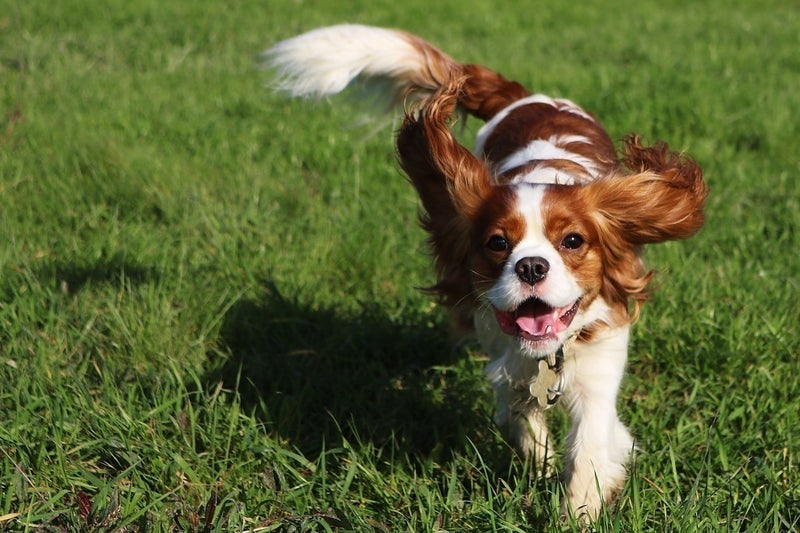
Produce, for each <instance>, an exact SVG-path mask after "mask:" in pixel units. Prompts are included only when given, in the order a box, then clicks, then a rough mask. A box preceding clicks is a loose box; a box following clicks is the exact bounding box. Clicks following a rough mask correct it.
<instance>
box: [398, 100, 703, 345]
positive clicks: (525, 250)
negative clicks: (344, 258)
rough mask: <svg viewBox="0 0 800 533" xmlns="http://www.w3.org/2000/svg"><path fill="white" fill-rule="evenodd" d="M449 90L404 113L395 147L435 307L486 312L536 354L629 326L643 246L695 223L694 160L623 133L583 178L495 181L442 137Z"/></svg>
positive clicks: (699, 200) (641, 283)
mask: <svg viewBox="0 0 800 533" xmlns="http://www.w3.org/2000/svg"><path fill="white" fill-rule="evenodd" d="M456 94H457V87H451V88H447V87H446V88H443V89H442V90H440V91H439V92H438V93H437V94H436V95H434V96H433V97H432V98H430V99H429V100H428V101H427V102H426V103H425V104H424V106H423V107H422V109H421V110H420V111H418V112H417V113H415V114H409V115H407V116H406V119H405V121H404V123H403V126H402V127H401V130H400V132H399V135H398V140H397V146H398V153H399V156H400V160H401V164H402V166H403V168H404V170H405V171H406V173H407V174H408V176H409V178H410V179H411V181H412V183H413V184H414V186H415V187H416V189H417V191H418V193H419V196H420V198H421V200H422V206H423V208H424V213H423V214H422V215H421V221H422V225H423V227H424V228H425V229H426V230H427V231H428V233H429V234H430V242H431V246H432V249H433V252H434V255H435V257H436V268H437V274H438V283H437V284H436V285H435V286H434V287H433V288H434V290H435V291H437V292H438V293H439V295H440V296H441V297H442V299H443V301H444V303H445V304H446V305H448V306H449V307H451V308H453V309H454V310H456V311H457V312H458V313H460V314H461V315H468V314H471V313H472V312H473V311H474V310H475V308H476V307H479V306H491V309H492V310H493V312H494V314H495V316H496V319H497V323H498V325H499V327H500V329H501V330H502V331H503V333H505V334H507V335H510V336H513V337H514V338H516V339H517V340H518V342H519V343H520V345H521V347H522V348H523V351H525V352H526V353H528V354H529V355H531V356H534V357H543V356H545V355H547V354H550V353H553V352H554V351H556V350H557V349H558V348H559V347H560V346H561V345H562V344H563V343H564V341H565V340H566V339H568V338H570V337H572V336H574V335H578V334H581V333H584V334H586V333H588V332H589V331H590V330H591V328H592V327H594V325H596V324H597V323H599V322H605V323H609V324H611V325H615V324H621V323H624V322H625V321H627V320H630V319H631V317H633V316H635V314H636V312H637V311H638V307H639V305H640V303H641V302H642V301H643V300H644V298H645V295H646V287H647V284H648V282H649V280H650V277H651V273H650V272H648V271H647V270H645V269H644V267H643V265H642V263H641V261H640V259H639V250H640V248H641V246H642V245H644V244H648V243H656V242H662V241H666V240H670V239H681V238H686V237H689V236H691V235H693V234H694V233H696V232H697V231H698V230H699V229H700V227H701V226H702V224H703V212H702V208H703V204H704V202H705V197H706V187H705V184H704V182H703V179H702V172H701V171H700V168H699V167H698V166H697V164H696V163H695V162H694V161H692V160H690V159H688V158H686V157H684V156H681V155H680V154H677V153H675V152H672V151H670V150H669V148H668V147H667V146H666V145H664V144H658V145H655V146H644V145H642V143H641V142H640V141H639V139H638V138H636V137H629V138H627V139H626V140H625V145H624V148H623V156H622V157H621V158H620V161H619V164H618V165H615V166H614V170H613V171H611V172H609V173H608V174H607V175H604V176H601V177H599V178H597V179H595V180H593V181H589V182H587V183H585V184H582V185H556V184H531V183H510V184H505V185H501V184H498V183H496V179H494V178H493V177H492V175H491V174H490V170H489V167H490V165H487V164H486V162H484V161H481V160H479V159H478V158H477V157H475V156H474V155H473V154H472V153H471V152H469V151H468V150H467V149H466V148H464V147H463V146H461V145H460V144H459V143H458V142H457V141H456V139H455V138H454V137H453V135H452V133H451V132H450V129H449V127H448V124H447V121H448V119H449V117H450V115H451V112H452V111H453V109H454V107H455V104H456Z"/></svg>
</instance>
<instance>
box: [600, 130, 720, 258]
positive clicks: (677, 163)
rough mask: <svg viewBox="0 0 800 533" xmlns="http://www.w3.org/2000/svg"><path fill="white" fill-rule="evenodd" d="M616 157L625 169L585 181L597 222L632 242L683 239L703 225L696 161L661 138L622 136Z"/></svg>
mask: <svg viewBox="0 0 800 533" xmlns="http://www.w3.org/2000/svg"><path fill="white" fill-rule="evenodd" d="M622 153H623V157H622V163H623V164H624V165H625V166H626V167H627V168H628V169H629V170H630V174H625V173H620V174H615V175H612V176H608V177H604V178H600V179H598V180H596V181H594V182H591V183H589V184H587V185H586V186H585V188H586V191H585V192H586V193H587V200H588V201H589V203H590V205H591V207H592V212H593V213H595V214H596V215H595V216H597V217H599V220H597V222H598V225H599V226H600V227H601V228H604V229H606V230H607V231H610V232H613V234H615V235H617V236H620V237H622V238H623V239H625V240H626V241H627V242H629V243H631V244H633V245H642V244H649V243H656V242H663V241H667V240H673V239H685V238H687V237H691V236H692V235H694V234H695V233H697V232H698V231H699V230H700V228H701V227H702V226H703V222H704V220H705V217H704V215H703V206H704V205H705V201H706V196H707V195H708V188H707V187H706V184H705V182H704V181H703V172H702V170H700V166H699V165H698V164H697V163H696V162H695V161H694V160H693V159H691V158H689V157H687V156H685V155H683V154H680V153H678V152H674V151H672V150H670V149H669V147H668V146H667V145H666V144H664V143H658V144H655V145H652V146H645V145H643V144H642V143H641V142H640V140H639V138H638V137H636V136H630V137H627V138H626V139H625V141H624V146H623V150H622Z"/></svg>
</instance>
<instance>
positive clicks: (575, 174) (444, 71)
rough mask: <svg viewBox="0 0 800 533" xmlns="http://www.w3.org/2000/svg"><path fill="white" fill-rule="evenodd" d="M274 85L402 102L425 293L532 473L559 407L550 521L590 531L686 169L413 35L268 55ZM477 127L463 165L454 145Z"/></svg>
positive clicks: (313, 41)
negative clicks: (560, 443)
mask: <svg viewBox="0 0 800 533" xmlns="http://www.w3.org/2000/svg"><path fill="white" fill-rule="evenodd" d="M265 58H266V59H265V60H266V63H267V65H268V66H269V67H270V68H272V69H273V70H274V71H275V72H276V78H275V88H276V89H277V90H279V91H284V92H288V93H289V94H291V95H292V96H298V97H313V98H320V97H324V96H328V95H332V94H336V93H339V92H341V91H343V90H344V89H345V88H346V87H348V86H350V85H351V84H353V82H355V81H361V82H363V83H364V84H365V87H366V90H367V91H373V92H375V91H377V92H380V93H381V94H382V95H384V96H385V97H387V98H388V99H389V100H390V101H392V102H394V103H400V102H401V101H403V100H404V99H405V100H406V103H407V104H408V102H411V101H414V100H415V101H416V104H414V105H410V106H408V107H409V108H410V110H407V111H406V113H405V118H404V119H403V122H402V125H401V126H400V129H399V131H398V133H397V154H398V157H399V161H400V165H401V167H402V168H403V170H404V171H405V173H406V174H407V175H408V178H409V179H410V181H411V183H412V184H413V186H414V187H415V189H416V191H417V193H418V194H419V198H420V200H421V204H422V212H421V213H420V221H421V224H422V227H423V228H424V229H425V231H427V233H428V235H429V244H430V247H431V249H432V252H433V255H434V258H435V269H436V275H437V282H436V284H435V285H434V286H433V287H432V290H433V291H434V292H435V293H436V294H437V295H438V297H439V299H440V300H441V302H442V303H443V304H444V305H445V306H447V307H448V308H449V309H450V310H451V311H452V313H453V315H454V316H455V317H456V318H457V320H458V322H460V323H462V324H471V325H472V327H473V328H474V331H475V333H476V334H477V337H478V340H479V341H480V343H481V345H482V347H483V348H484V349H485V350H486V351H487V352H488V355H489V357H490V363H489V364H488V366H487V369H486V373H487V375H488V378H489V381H490V383H491V385H492V387H493V388H494V391H495V393H496V397H497V401H498V409H497V420H498V423H500V424H502V425H504V426H505V427H506V428H507V435H508V439H509V440H510V442H511V443H512V444H513V446H514V447H515V448H516V449H517V450H518V451H519V453H520V454H522V455H523V456H532V457H533V461H534V462H535V464H536V465H537V466H536V469H537V470H538V469H539V467H540V466H541V467H542V468H543V469H544V470H546V469H547V467H548V458H549V457H551V455H552V450H551V443H550V439H549V437H548V429H547V423H546V420H545V411H546V410H547V409H548V408H549V407H550V406H552V405H554V404H560V405H563V406H564V407H565V408H566V410H567V412H568V414H569V418H570V424H571V427H570V430H569V433H568V435H567V438H566V453H565V466H564V477H563V478H564V484H565V487H566V493H567V500H568V501H567V502H565V507H564V509H563V511H564V512H565V513H572V514H573V515H574V516H579V517H588V518H589V519H591V518H595V517H596V516H597V514H598V512H599V511H600V509H601V506H602V505H603V504H604V503H605V504H611V503H612V502H613V501H614V499H615V498H616V496H617V495H618V494H619V491H620V490H621V488H622V486H623V485H624V482H625V480H626V478H627V469H626V465H627V463H628V461H629V459H630V456H631V453H632V452H633V449H634V441H633V438H632V437H631V435H630V433H629V431H628V429H627V428H626V427H625V426H624V425H623V423H622V422H621V421H620V419H619V417H618V414H617V408H616V398H617V394H618V389H619V386H620V382H621V380H622V377H623V373H624V371H625V365H626V360H627V351H628V339H629V333H630V328H631V324H632V323H633V322H634V320H635V319H636V317H637V316H638V314H639V311H640V308H641V305H642V303H643V302H644V301H645V299H646V298H647V295H648V283H649V282H650V280H651V277H652V276H653V273H652V271H649V270H647V269H646V268H645V267H644V265H643V263H642V260H641V257H640V253H641V249H642V246H643V245H645V244H650V243H658V242H663V241H667V240H673V239H684V238H688V237H691V236H692V235H694V234H695V233H697V232H698V231H699V230H700V228H701V227H702V225H703V222H704V215H703V207H704V204H705V200H706V196H707V194H708V191H707V187H706V184H705V182H704V180H703V174H702V171H701V169H700V167H699V165H698V164H697V163H696V162H695V161H694V160H692V159H691V158H689V157H687V156H686V155H684V154H681V153H677V152H675V151H672V150H670V148H669V147H668V146H667V145H666V144H664V143H656V144H653V145H647V144H645V143H643V142H642V140H641V139H640V138H639V136H637V135H629V136H627V137H625V138H624V139H623V140H622V146H621V149H620V151H619V152H618V151H617V149H616V147H615V144H614V142H613V141H612V140H611V138H610V137H609V134H608V133H607V132H606V130H605V129H604V128H603V126H601V125H600V123H599V122H598V120H597V119H596V118H595V117H594V116H593V115H592V114H590V113H588V112H586V111H584V110H583V109H582V108H581V107H579V106H578V105H577V104H575V103H573V102H571V101H570V100H566V99H557V98H551V97H548V96H545V95H542V94H534V93H532V92H530V91H528V90H527V89H526V88H525V87H523V86H522V85H521V84H519V83H517V82H514V81H510V80H508V79H506V78H505V77H503V76H502V75H500V74H498V73H497V72H494V71H492V70H490V69H488V68H486V67H483V66H479V65H474V64H462V63H458V62H457V61H455V60H454V59H452V58H451V57H450V56H448V55H447V54H445V53H444V52H442V51H441V50H439V49H438V48H436V47H434V46H433V45H431V44H430V43H428V42H426V41H425V40H423V39H422V38H420V37H417V36H415V35H412V34H410V33H407V32H404V31H401V30H394V29H384V28H376V27H370V26H362V25H338V26H330V27H324V28H319V29H316V30H312V31H309V32H308V33H304V34H302V35H299V36H297V37H294V38H290V39H288V40H285V41H282V42H279V43H277V44H275V45H274V46H272V47H271V48H269V49H268V50H267V51H266V52H265ZM459 112H460V113H468V114H469V115H472V116H475V117H477V118H479V119H481V120H483V121H485V124H484V125H483V126H482V127H481V129H480V130H479V131H478V133H477V138H476V141H475V148H474V150H473V151H470V150H468V149H467V148H465V147H464V146H462V145H461V144H460V143H459V141H458V140H456V138H455V137H454V135H453V133H452V131H451V124H452V121H453V117H454V116H455V115H456V114H457V113H459Z"/></svg>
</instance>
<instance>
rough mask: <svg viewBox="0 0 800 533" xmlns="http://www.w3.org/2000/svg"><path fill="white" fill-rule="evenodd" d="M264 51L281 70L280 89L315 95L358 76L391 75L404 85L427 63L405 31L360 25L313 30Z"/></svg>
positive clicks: (336, 88) (335, 89)
mask: <svg viewBox="0 0 800 533" xmlns="http://www.w3.org/2000/svg"><path fill="white" fill-rule="evenodd" d="M263 56H264V57H265V59H266V64H267V66H268V67H270V68H272V69H274V70H276V71H277V73H278V79H277V82H276V84H275V88H276V89H277V90H280V91H284V92H288V93H289V94H291V95H292V96H302V97H315V98H320V97H323V96H328V95H332V94H336V93H339V92H341V91H343V90H344V89H345V88H346V87H347V86H348V85H349V84H350V83H351V82H352V81H353V80H355V79H356V78H358V77H362V78H366V79H369V78H388V79H390V80H392V81H395V82H398V83H399V84H400V85H401V86H404V85H407V84H406V83H405V82H406V81H407V80H410V79H415V78H416V77H418V75H417V73H418V72H420V71H421V70H422V69H424V68H425V62H424V58H423V57H420V54H419V52H418V50H417V49H416V48H415V47H414V46H412V45H411V43H410V42H409V41H408V39H407V38H406V37H405V34H404V33H403V32H400V31H396V30H389V29H384V28H375V27H371V26H361V25H357V24H342V25H338V26H329V27H325V28H319V29H316V30H312V31H309V32H307V33H304V34H302V35H298V36H297V37H293V38H291V39H287V40H285V41H281V42H279V43H277V44H276V45H274V46H272V47H271V48H269V49H268V50H266V51H265V52H264V54H263ZM396 90H397V91H399V90H401V89H400V88H398V89H396ZM390 96H392V97H393V96H394V95H390Z"/></svg>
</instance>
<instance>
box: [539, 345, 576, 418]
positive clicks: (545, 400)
mask: <svg viewBox="0 0 800 533" xmlns="http://www.w3.org/2000/svg"><path fill="white" fill-rule="evenodd" d="M571 340H572V338H570V339H567V340H566V341H564V344H562V345H561V346H560V347H559V348H558V350H556V352H555V353H553V354H550V355H548V356H547V357H546V358H544V359H540V360H539V371H538V372H537V373H536V376H535V377H534V379H533V381H532V382H531V384H530V385H529V386H528V390H529V391H530V394H531V396H532V397H534V398H535V399H536V402H537V403H538V404H539V407H541V408H542V409H548V408H550V407H552V406H553V405H555V404H556V402H558V399H559V398H560V397H561V394H562V393H563V388H564V375H563V374H562V373H561V370H562V368H563V367H564V347H565V346H566V344H567V342H570V341H571Z"/></svg>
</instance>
